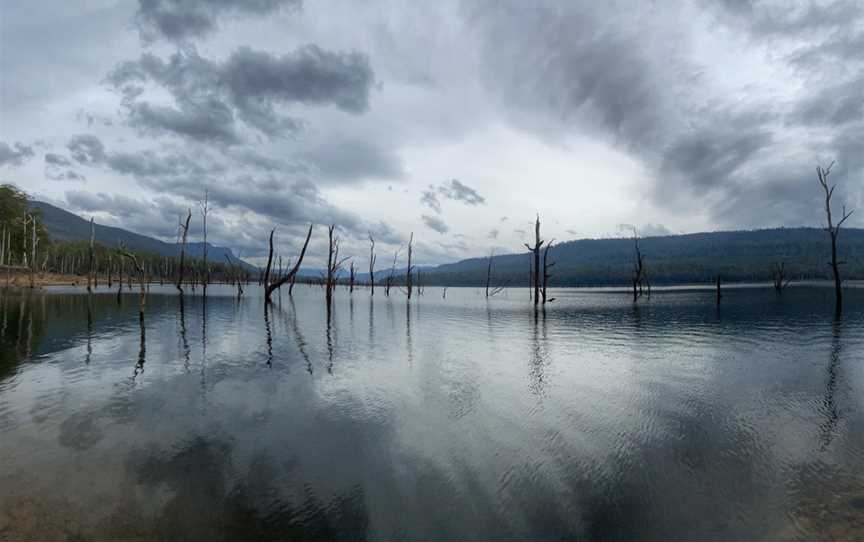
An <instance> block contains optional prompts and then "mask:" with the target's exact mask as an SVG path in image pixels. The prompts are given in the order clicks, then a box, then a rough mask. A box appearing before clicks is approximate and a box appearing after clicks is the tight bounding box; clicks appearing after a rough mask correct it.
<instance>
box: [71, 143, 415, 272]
mask: <svg viewBox="0 0 864 542" xmlns="http://www.w3.org/2000/svg"><path fill="white" fill-rule="evenodd" d="M67 148H68V149H69V151H70V153H71V155H72V157H73V160H75V161H76V162H78V163H79V164H82V165H87V166H88V167H97V168H105V169H107V170H109V171H112V172H114V173H117V174H122V175H129V176H132V177H134V178H135V179H136V180H137V181H138V183H139V185H140V186H142V187H144V188H146V189H148V190H149V191H151V192H153V193H158V194H160V195H161V196H160V197H161V198H162V199H161V200H160V201H161V202H162V203H161V204H160V205H161V207H164V208H165V209H171V211H170V213H169V216H170V217H175V215H176V214H177V213H176V212H175V211H176V209H178V208H179V209H181V210H182V209H185V208H186V207H188V206H190V204H191V205H194V204H195V203H196V202H197V201H198V200H199V199H200V197H201V195H202V193H203V191H204V188H205V187H206V188H207V189H208V191H209V199H210V203H211V205H212V206H213V207H214V208H215V209H217V210H218V211H217V212H216V213H215V214H216V215H218V214H220V213H224V214H225V215H226V216H233V217H237V216H240V217H243V219H242V220H240V221H237V220H231V221H226V224H225V228H224V235H225V236H224V237H223V238H221V240H220V237H219V231H218V230H214V231H213V232H212V233H213V239H214V240H217V241H220V242H222V244H225V245H230V246H232V247H236V248H243V250H244V253H245V254H248V255H250V256H251V255H259V253H260V251H261V250H262V248H261V247H262V246H264V245H262V244H261V240H260V239H261V238H266V233H267V231H268V228H270V227H273V226H274V225H284V226H286V227H287V228H285V229H284V231H285V235H284V239H283V241H284V242H286V243H291V242H292V241H295V240H296V239H295V237H299V236H301V235H302V234H303V233H305V231H301V230H302V228H303V227H304V226H305V225H308V224H309V223H310V222H311V223H315V224H337V225H338V226H339V227H340V228H342V229H343V230H344V231H345V232H346V233H347V234H348V236H349V238H347V239H346V242H350V241H351V240H357V241H359V242H363V243H365V242H366V239H367V236H368V233H369V232H370V231H371V232H373V235H375V236H376V239H378V240H379V241H381V242H382V243H395V242H398V241H399V239H400V236H399V235H397V234H396V233H395V232H394V231H393V230H392V228H390V226H389V225H387V224H386V223H385V222H383V221H366V220H364V219H362V218H360V217H359V216H358V215H357V214H355V213H353V212H349V211H346V210H344V209H341V208H339V207H337V206H335V205H333V204H331V203H330V202H328V201H327V200H326V199H325V198H324V197H323V196H322V194H321V192H320V190H319V188H318V186H317V185H316V184H315V183H313V182H312V181H310V180H308V179H304V178H302V177H297V178H294V179H286V178H285V176H284V172H280V171H271V170H265V169H261V170H257V171H253V172H252V173H239V172H237V171H234V170H231V169H228V166H226V165H225V164H224V163H223V162H222V161H220V160H219V159H217V158H215V157H213V156H209V155H207V154H200V153H199V154H197V155H194V157H193V155H190V154H188V153H187V154H184V153H181V152H179V151H177V150H176V149H175V150H173V151H167V152H155V151H153V150H141V151H135V152H113V151H110V150H109V149H107V148H106V147H105V145H104V144H103V143H102V142H101V140H99V138H97V137H95V136H93V135H90V134H82V135H77V136H74V137H73V138H72V139H71V140H70V141H69V143H68V145H67ZM84 194H86V193H79V192H75V191H71V192H67V200H69V201H70V204H71V203H74V204H75V205H76V206H77V207H78V208H81V209H84V210H90V211H96V210H99V211H103V212H106V213H109V214H111V215H112V216H115V217H116V222H117V224H116V225H118V226H122V227H125V228H129V229H132V230H133V231H140V232H142V233H148V234H150V235H157V236H160V237H163V238H164V237H167V236H168V234H166V233H165V232H167V231H168V230H167V229H165V226H164V223H166V218H165V216H163V215H161V214H157V213H156V210H154V208H153V206H150V205H148V206H145V207H134V206H131V205H130V204H129V202H128V201H126V200H123V201H120V200H117V199H116V198H115V199H111V197H110V196H109V195H105V194H102V195H100V196H98V197H93V198H90V199H89V200H88V199H86V196H85V195H84ZM70 197H71V200H70V199H69V198H70ZM118 204H122V205H119V206H118ZM114 207H117V209H120V208H122V209H127V210H128V212H127V213H126V214H122V213H121V214H118V213H117V212H116V210H117V209H115V208H114ZM135 209H137V210H138V211H139V212H138V214H134V213H132V210H135ZM145 213H146V214H145ZM127 221H131V222H128V223H127ZM154 221H155V222H154ZM156 222H158V224H157V223H156ZM168 222H170V223H171V224H172V226H171V227H172V228H173V227H174V224H175V223H176V220H175V219H174V218H171V220H170V221H168ZM136 228H137V229H136ZM364 250H365V249H364Z"/></svg>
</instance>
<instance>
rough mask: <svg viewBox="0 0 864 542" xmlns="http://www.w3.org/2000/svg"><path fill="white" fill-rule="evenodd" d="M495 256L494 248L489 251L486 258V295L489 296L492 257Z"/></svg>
mask: <svg viewBox="0 0 864 542" xmlns="http://www.w3.org/2000/svg"><path fill="white" fill-rule="evenodd" d="M494 257H495V249H494V248H493V249H492V250H491V251H489V257H488V258H486V297H489V284H490V283H491V282H492V258H494Z"/></svg>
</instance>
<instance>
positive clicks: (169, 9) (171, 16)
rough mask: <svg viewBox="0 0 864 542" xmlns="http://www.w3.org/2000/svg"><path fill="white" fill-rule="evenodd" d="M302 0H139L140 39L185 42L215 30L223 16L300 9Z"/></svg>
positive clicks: (148, 41) (147, 41) (138, 22)
mask: <svg viewBox="0 0 864 542" xmlns="http://www.w3.org/2000/svg"><path fill="white" fill-rule="evenodd" d="M301 6H302V2H301V0H138V11H137V13H136V14H135V22H136V24H137V25H138V30H139V33H140V36H141V39H142V40H143V41H144V42H145V43H151V42H153V41H155V40H156V39H159V38H163V39H167V40H171V41H186V40H189V39H191V38H201V37H204V36H206V35H208V34H210V33H212V32H214V31H215V30H216V28H217V26H218V21H219V19H221V18H225V17H230V16H235V17H237V16H262V15H268V14H271V13H273V12H275V11H276V10H278V9H280V8H286V9H299V8H300V7H301Z"/></svg>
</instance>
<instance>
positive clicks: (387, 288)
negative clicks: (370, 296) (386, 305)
mask: <svg viewBox="0 0 864 542" xmlns="http://www.w3.org/2000/svg"><path fill="white" fill-rule="evenodd" d="M400 252H402V247H401V246H400V247H399V248H398V249H396V252H394V253H393V265H392V266H390V274H389V275H388V276H387V278H386V279H385V280H384V295H385V296H387V297H389V296H390V288H391V287H392V286H393V281H395V280H396V262H397V261H398V260H399V253H400Z"/></svg>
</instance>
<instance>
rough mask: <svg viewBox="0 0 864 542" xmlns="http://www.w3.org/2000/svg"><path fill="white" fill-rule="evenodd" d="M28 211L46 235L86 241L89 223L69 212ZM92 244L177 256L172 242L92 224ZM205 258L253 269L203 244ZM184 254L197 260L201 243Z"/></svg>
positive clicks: (35, 205)
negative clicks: (37, 215)
mask: <svg viewBox="0 0 864 542" xmlns="http://www.w3.org/2000/svg"><path fill="white" fill-rule="evenodd" d="M30 208H31V209H38V210H39V211H40V212H41V215H42V221H43V223H44V225H45V228H46V229H47V230H48V235H50V236H51V238H52V239H55V240H58V241H69V242H75V241H88V240H89V239H90V221H89V220H85V219H83V218H81V217H80V216H78V215H76V214H74V213H70V212H69V211H66V210H64V209H61V208H59V207H56V206H54V205H51V204H50V203H45V202H43V201H32V200H31V201H30ZM94 231H95V238H96V242H97V243H100V244H102V245H105V246H108V247H116V246H117V245H118V243H121V242H122V243H123V244H125V245H126V247H127V248H129V249H130V250H134V251H140V252H149V253H152V254H159V255H160V256H179V255H180V247H179V246H178V245H177V244H176V243H166V242H165V241H160V240H159V239H154V238H153V237H148V236H146V235H140V234H138V233H134V232H131V231H129V230H124V229H122V228H114V227H111V226H104V225H102V224H98V223H97V224H95V227H94ZM207 245H208V247H209V248H208V249H207V258H208V260H210V261H212V262H218V263H225V261H226V258H228V260H230V261H231V262H233V263H236V264H237V265H241V266H243V267H245V268H246V269H248V270H249V271H255V270H257V268H256V267H255V266H253V265H251V264H249V263H247V262H245V261H243V260H241V259H240V258H237V257H236V256H235V255H234V253H233V252H232V251H231V249H230V248H225V247H217V246H214V245H212V244H210V243H207ZM186 253H187V255H189V257H191V258H197V259H200V258H202V257H203V255H204V243H187V244H186Z"/></svg>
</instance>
